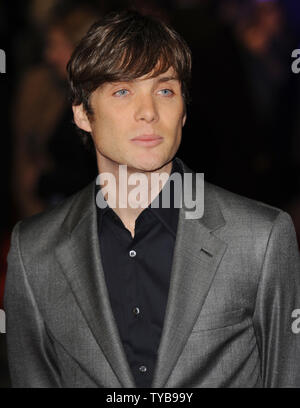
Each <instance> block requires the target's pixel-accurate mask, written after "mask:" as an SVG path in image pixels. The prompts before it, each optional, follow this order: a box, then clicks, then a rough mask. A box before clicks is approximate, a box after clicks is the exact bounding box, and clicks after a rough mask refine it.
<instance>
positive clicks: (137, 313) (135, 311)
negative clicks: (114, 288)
mask: <svg viewBox="0 0 300 408" xmlns="http://www.w3.org/2000/svg"><path fill="white" fill-rule="evenodd" d="M133 313H134V314H135V315H136V316H138V315H139V314H140V308H139V307H135V308H134V309H133Z"/></svg>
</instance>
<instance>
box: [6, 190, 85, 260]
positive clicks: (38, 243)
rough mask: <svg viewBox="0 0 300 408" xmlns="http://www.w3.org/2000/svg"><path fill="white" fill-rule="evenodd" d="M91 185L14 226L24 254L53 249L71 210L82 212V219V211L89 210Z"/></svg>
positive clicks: (83, 213) (83, 212)
mask: <svg viewBox="0 0 300 408" xmlns="http://www.w3.org/2000/svg"><path fill="white" fill-rule="evenodd" d="M92 184H93V183H90V184H89V185H87V186H86V187H85V188H84V189H82V190H80V191H78V192H77V193H75V194H73V195H72V196H70V197H68V198H66V199H65V200H63V201H62V202H61V203H59V204H57V205H56V206H54V207H52V208H51V209H48V210H46V211H43V212H41V213H39V214H36V215H33V216H31V217H28V218H25V219H23V220H21V221H19V222H18V223H17V224H16V225H15V227H14V231H15V230H18V239H19V242H20V246H21V249H22V250H24V253H28V252H29V253H30V252H33V250H34V252H35V253H37V252H38V251H39V250H43V248H45V247H47V248H48V251H49V248H52V247H54V246H55V245H56V243H57V240H58V238H59V237H60V235H61V233H62V231H64V229H65V222H66V220H67V218H68V217H69V214H70V213H73V212H74V211H73V210H75V211H76V213H80V212H82V217H84V215H85V214H86V211H84V209H86V208H89V203H88V202H87V198H88V195H89V192H91V188H92ZM84 207H85V208H84ZM80 208H82V211H80Z"/></svg>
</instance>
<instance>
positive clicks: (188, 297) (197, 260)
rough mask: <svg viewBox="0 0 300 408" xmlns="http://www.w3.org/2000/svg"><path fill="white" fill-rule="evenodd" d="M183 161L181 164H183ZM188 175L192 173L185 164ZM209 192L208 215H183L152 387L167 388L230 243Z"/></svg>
mask: <svg viewBox="0 0 300 408" xmlns="http://www.w3.org/2000/svg"><path fill="white" fill-rule="evenodd" d="M180 162H181V161H180ZM181 165H182V166H183V169H184V172H192V170H190V169H188V168H187V167H186V166H185V165H184V164H183V163H182V162H181ZM211 193H212V192H210V191H209V188H208V191H206V192H205V204H204V216H203V217H202V218H201V219H186V218H185V208H184V207H183V208H181V209H180V212H179V222H178V229H177V237H176V243H175V248H174V257H173V266H172V271H171V281H170V289H169V296H168V302H167V308H166V315H165V323H164V328H163V332H162V337H161V342H160V346H159V350H158V358H157V362H156V368H155V373H154V379H153V383H152V387H155V388H156V387H164V386H165V384H166V383H167V381H168V378H169V377H170V375H171V372H172V370H173V368H174V366H175V364H176V362H177V360H178V358H179V356H180V354H181V352H182V350H183V348H184V346H185V344H186V341H187V339H188V337H189V335H190V332H191V330H192V328H193V326H194V323H195V321H196V319H197V317H198V315H199V313H200V311H201V309H202V307H203V304H204V302H205V299H206V296H207V294H208V291H209V288H210V286H211V284H212V281H213V278H214V275H215V273H216V271H217V268H218V265H219V263H220V261H221V259H222V257H223V254H224V252H225V250H226V244H225V243H224V242H223V241H222V240H220V239H219V238H218V237H216V236H215V235H213V233H212V231H213V230H214V229H216V228H219V227H220V226H222V225H224V224H225V221H224V218H223V216H222V213H221V211H220V209H219V207H218V205H217V202H216V200H215V199H214V197H213V196H212V194H211Z"/></svg>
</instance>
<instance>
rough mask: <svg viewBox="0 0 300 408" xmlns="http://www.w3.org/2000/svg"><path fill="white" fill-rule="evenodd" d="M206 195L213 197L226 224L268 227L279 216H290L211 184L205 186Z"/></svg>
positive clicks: (272, 207)
mask: <svg viewBox="0 0 300 408" xmlns="http://www.w3.org/2000/svg"><path fill="white" fill-rule="evenodd" d="M205 191H206V194H211V195H213V196H214V197H215V199H216V200H217V202H218V205H219V207H220V209H221V211H222V213H223V216H224V218H225V219H226V222H227V223H229V224H230V223H231V224H235V225H238V224H240V225H251V226H252V227H255V226H257V227H260V228H261V227H262V226H266V227H268V228H269V227H270V226H271V225H273V223H274V222H275V220H276V219H277V217H278V216H279V215H285V216H286V217H287V218H289V219H290V216H289V215H288V214H287V213H285V212H284V211H282V210H281V209H279V208H277V207H274V206H271V205H269V204H266V203H263V202H261V201H257V200H253V199H251V198H248V197H244V196H241V195H239V194H236V193H233V192H231V191H228V190H226V189H224V188H221V187H219V186H216V185H214V184H211V183H206V184H205Z"/></svg>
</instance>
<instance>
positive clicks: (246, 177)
mask: <svg viewBox="0 0 300 408" xmlns="http://www.w3.org/2000/svg"><path fill="white" fill-rule="evenodd" d="M42 3H43V4H49V5H50V6H51V5H55V3H59V9H58V8H57V7H56V8H52V9H51V7H49V10H52V11H51V12H49V15H51V13H52V14H55V15H64V13H68V12H69V11H70V10H72V8H76V7H77V5H80V4H81V3H84V4H85V5H87V4H88V5H90V6H91V7H93V10H95V15H96V14H99V16H100V17H101V15H103V14H105V13H106V12H109V11H112V10H116V9H120V8H125V7H127V6H132V5H135V7H136V8H137V9H139V10H140V11H141V12H143V13H146V14H147V13H148V14H152V15H155V16H158V17H159V18H162V19H163V20H165V21H166V22H169V23H171V24H172V25H173V26H174V28H175V29H176V30H177V31H178V32H179V33H181V34H182V36H183V37H184V38H185V40H186V41H187V42H188V44H189V45H190V47H191V49H192V52H193V81H192V87H191V90H192V92H191V105H190V106H189V108H188V118H187V123H186V125H185V128H184V132H183V140H182V145H181V147H180V150H179V152H178V156H179V157H180V158H181V159H183V160H184V161H185V163H186V164H188V165H189V167H191V168H192V169H194V170H195V171H197V172H204V174H205V179H206V180H208V181H210V182H213V183H215V184H217V185H219V186H222V187H224V188H226V189H229V190H231V191H234V192H235V193H238V194H241V195H245V196H247V197H250V198H253V199H256V200H260V201H263V202H266V203H268V204H270V205H273V206H276V207H279V208H281V209H283V210H285V211H287V212H289V213H290V214H291V216H292V218H293V220H294V223H295V227H296V231H297V234H298V237H299V238H300V180H299V174H300V173H299V168H300V115H299V114H300V99H299V96H300V84H299V79H300V74H298V75H296V74H294V73H293V72H292V70H291V64H292V62H293V59H292V58H291V54H292V51H293V50H294V49H296V48H300V3H299V1H298V0H282V1H275V0H273V1H272V0H264V1H262V0H260V1H258V0H256V1H254V0H243V1H239V0H223V1H222V0H219V1H214V0H185V1H183V0H182V1H180V0H169V1H164V2H161V3H158V2H156V1H136V2H134V1H111V0H110V1H108V0H107V1H100V0H93V1H92V0H90V1H85V2H80V1H64V0H61V1H59V2H58V1H55V0H52V1H50V0H49V1H46V0H45V1H44V0H43V1H41V0H40V2H38V1H34V0H32V1H28V2H24V1H21V0H18V1H12V2H8V1H5V2H4V1H2V2H1V3H0V48H1V49H3V50H5V52H6V58H7V72H6V74H0V87H1V88H0V93H1V102H0V103H1V110H0V112H1V149H0V152H1V160H0V165H1V212H0V250H1V253H0V256H1V258H0V308H2V307H3V304H2V296H3V288H4V281H5V271H6V256H7V251H8V248H9V241H10V233H11V230H12V227H13V226H14V224H15V223H16V222H17V221H18V220H19V219H21V218H24V217H26V216H30V215H32V214H34V213H36V212H38V211H39V210H38V209H39V208H41V209H44V208H48V207H49V206H51V205H53V204H55V202H58V201H59V200H60V199H62V198H64V197H65V196H67V195H68V194H71V193H72V192H73V191H76V190H77V189H79V188H81V186H82V185H84V184H85V182H87V181H88V178H89V177H90V176H91V173H89V174H88V173H85V170H84V169H85V168H86V166H85V164H84V163H86V160H88V161H89V160H92V158H90V159H89V158H88V157H89V156H85V154H86V153H82V151H83V150H81V149H83V148H82V147H81V145H80V143H78V145H76V146H77V147H76V149H75V148H74V150H72V149H73V147H71V145H70V144H69V143H68V140H69V139H68V137H67V135H68V136H70V134H73V133H72V132H74V129H73V128H72V127H71V126H70V123H71V118H70V116H68V112H67V110H66V115H63V117H61V118H59V119H58V120H57V123H56V124H55V129H56V130H55V131H53V132H52V133H51V134H50V135H48V140H50V144H49V143H47V144H45V146H44V147H43V149H40V150H38V149H35V148H34V147H32V146H31V145H32V144H33V145H34V144H35V143H37V142H38V141H39V137H41V134H39V132H37V131H36V130H35V134H34V137H33V138H31V139H30V140H31V142H30V143H31V145H30V148H28V152H29V153H28V155H27V156H28V157H29V158H30V160H32V163H30V166H33V167H34V164H35V160H36V163H38V162H39V161H41V162H43V160H44V159H41V156H43V157H44V156H47V155H48V156H51V155H52V156H51V157H52V158H53V157H54V158H55V160H54V163H55V166H56V167H55V166H54V170H53V171H52V173H51V172H50V173H49V172H48V173H47V174H44V173H43V172H41V171H40V170H39V173H38V175H39V177H38V180H39V183H37V184H34V183H32V184H30V183H29V185H30V188H31V190H30V194H32V195H31V196H30V197H29V201H28V202H30V205H28V202H27V203H24V202H23V201H22V200H23V197H22V194H18V192H20V191H21V192H22V191H23V190H22V189H23V188H24V185H23V184H22V183H24V180H23V179H22V177H21V176H22V175H20V174H18V172H20V171H21V170H20V169H19V167H18V164H19V163H18V161H19V156H18V155H17V154H16V151H17V150H18V148H16V146H19V150H21V151H22V146H23V145H22V140H25V141H26V143H27V141H28V140H27V139H28V138H27V136H28V135H27V134H26V133H24V132H23V133H22V132H21V131H19V130H16V128H18V126H19V125H20V126H19V127H20V128H22V126H21V125H22V123H19V122H20V121H21V120H23V121H24V122H26V121H29V119H30V118H29V117H26V116H25V117H24V115H23V117H22V112H23V111H22V109H23V108H24V111H25V108H26V106H24V105H25V104H23V107H22V103H20V101H23V100H25V101H26V100H28V103H29V104H30V103H31V99H30V94H31V92H32V93H33V92H36V91H37V90H36V89H34V86H33V88H30V87H27V88H26V89H27V91H26V92H27V94H26V95H25V97H24V92H23V96H22V98H23V99H22V98H21V96H20V94H21V95H22V91H21V90H22V89H23V88H22V84H24V83H25V79H24V78H26V75H27V73H28V72H29V73H32V72H35V71H34V70H35V69H40V67H43V69H44V67H46V68H45V69H46V72H47V73H49V72H50V76H51V78H52V76H53V78H54V77H55V78H54V79H53V81H54V82H53V83H55V84H57V89H58V90H59V92H62V93H63V92H64V91H65V88H64V85H63V84H62V82H63V81H62V79H61V78H58V77H56V76H57V72H56V71H55V64H54V65H53V61H52V65H51V61H50V60H49V59H48V60H47V59H45V52H44V50H45V47H46V42H47V40H46V37H47V34H46V33H47V30H46V28H45V27H46V23H47V21H48V19H47V13H46V12H45V11H43V10H42V9H43V8H41V4H42ZM12 6H13V7H12ZM45 15H46V16H45ZM33 16H34V17H33ZM54 52H55V51H54ZM52 60H53V57H52ZM34 75H35V74H33V75H32V77H33V78H34ZM46 85H47V84H46V83H45V86H46ZM39 87H40V85H39ZM40 89H41V92H42V88H40ZM38 90H39V89H38ZM26 92H25V93H26ZM24 98H25V99H24ZM26 98H28V99H26ZM50 100H51V99H50V98H49V101H50ZM46 102H47V99H46ZM46 102H45V105H46ZM49 103H50V102H49ZM20 105H21V107H20ZM38 108H39V107H38V106H37V107H36V109H37V112H39V111H38ZM45 109H47V106H46V108H45ZM36 117H37V118H36V120H35V122H36V123H37V125H36V126H37V127H36V129H39V127H38V124H39V123H38V120H39V118H40V117H41V119H40V120H41V121H42V120H43V119H42V116H41V113H37V115H36ZM20 118H22V119H20ZM24 124H26V123H24ZM29 128H30V126H29ZM27 129H28V126H27ZM27 132H28V130H27ZM74 134H75V133H74ZM26 138H27V139H26ZM20 140H21V142H20ZM32 140H33V142H32ZM73 140H75V139H73ZM76 140H78V141H79V138H78V139H76ZM26 143H24V146H25V147H24V149H25V150H26V149H27V147H26V146H27V145H28V143H27V144H26ZM51 143H52V144H51ZM38 144H39V143H38ZM75 144H76V143H75V142H74V145H75ZM20 146H21V147H20ZM64 149H65V150H64ZM32 151H34V152H35V153H34V155H33V154H32ZM62 152H63V153H64V152H69V153H70V152H71V154H70V156H71V157H74V158H76V163H77V164H78V163H79V162H80V163H81V166H82V167H80V166H79V169H81V172H80V174H79V173H78V176H77V175H76V174H77V173H74V174H75V176H74V183H73V184H72V189H70V188H69V187H70V186H67V185H66V184H65V185H64V184H63V183H62V182H61V184H59V185H58V180H59V179H61V175H64V174H67V172H68V171H72V169H73V168H72V166H74V163H73V164H72V162H70V163H69V164H68V166H69V167H68V169H67V167H66V166H67V165H66V164H65V163H61V162H60V161H59V154H62V155H63V153H62ZM26 154H27V151H26ZM27 156H26V157H27ZM48 156H47V157H48ZM63 157H65V155H63ZM90 157H91V156H90ZM78 158H79V159H78ZM81 159H82V160H81ZM74 160H75V159H74ZM78 160H79V161H78ZM64 166H65V167H64ZM24 168H25V169H26V167H24ZM77 170H78V169H77ZM26 171H27V170H26ZM83 175H84V176H83ZM45 186H46V187H47V188H48V187H49V186H51V188H52V195H51V196H47V195H46V193H45V190H47V188H45ZM36 198H38V200H39V201H38V202H39V204H38V205H36V206H35V205H31V204H32V202H34V203H35V202H36V201H34V200H35V199H36ZM31 199H32V200H31ZM24 200H25V199H24ZM30 200H31V201H30ZM40 203H42V204H41V207H39V205H40ZM7 386H9V377H8V370H7V362H6V353H5V335H3V334H0V387H7Z"/></svg>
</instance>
